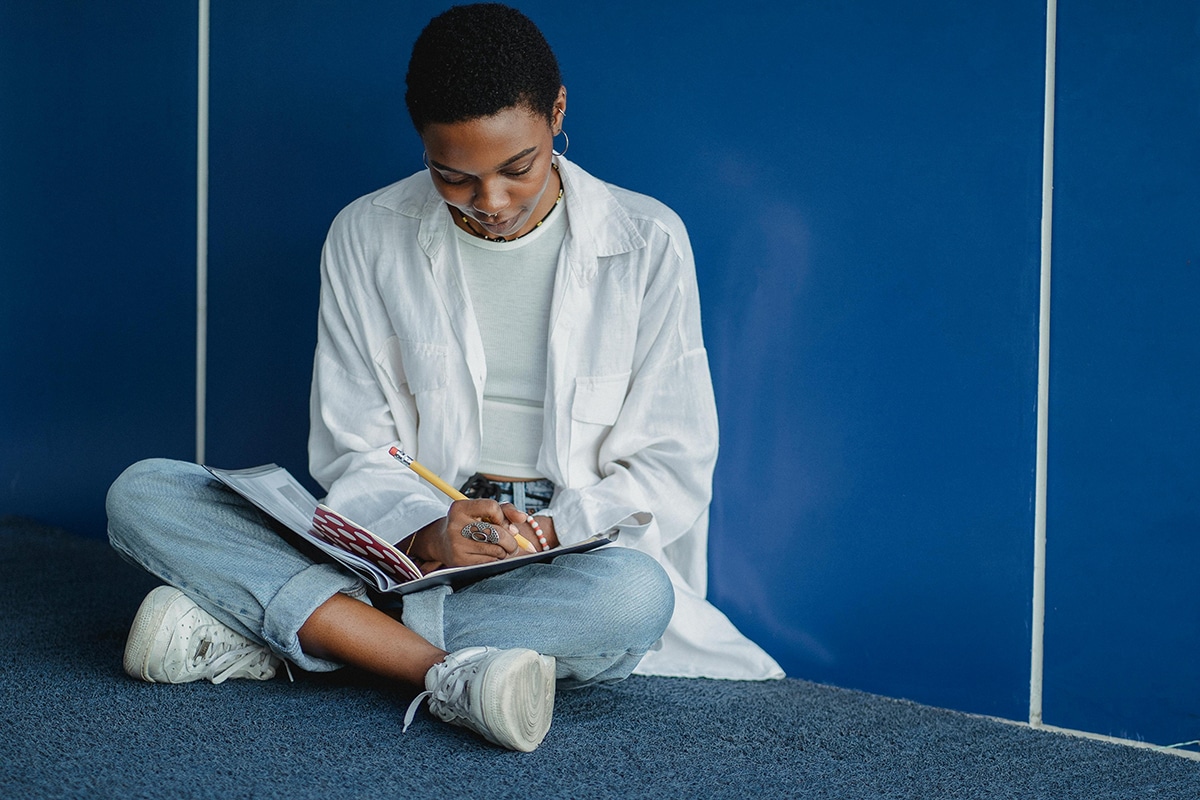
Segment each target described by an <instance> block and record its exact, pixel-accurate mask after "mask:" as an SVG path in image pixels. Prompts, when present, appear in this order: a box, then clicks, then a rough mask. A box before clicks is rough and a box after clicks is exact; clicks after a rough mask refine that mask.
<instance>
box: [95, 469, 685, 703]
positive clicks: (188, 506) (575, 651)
mask: <svg viewBox="0 0 1200 800" xmlns="http://www.w3.org/2000/svg"><path fill="white" fill-rule="evenodd" d="M108 535H109V540H110V541H111V542H112V546H113V547H114V548H115V549H116V550H117V552H119V553H120V554H121V555H123V556H124V557H125V558H126V559H128V560H129V561H131V562H133V563H134V564H137V565H139V566H141V567H142V568H144V569H146V570H147V571H148V572H150V573H151V574H153V575H155V576H157V577H158V578H160V579H161V580H162V581H163V582H165V583H168V584H171V585H172V586H175V587H176V588H178V589H180V590H182V591H183V592H185V593H186V594H187V595H188V596H189V597H191V598H192V599H193V600H195V601H196V603H197V604H199V605H200V606H201V607H202V608H203V609H205V610H206V611H208V612H209V613H210V614H212V615H213V616H214V617H216V618H217V619H219V620H220V621H221V622H223V623H224V624H226V625H228V626H229V627H230V628H233V629H234V630H236V631H238V632H239V633H242V634H243V635H245V636H249V637H250V638H252V639H254V640H256V641H259V642H263V643H264V644H266V645H267V646H268V647H270V648H271V650H272V651H274V652H275V653H276V654H278V655H280V656H282V657H283V658H286V659H287V660H289V661H291V662H292V663H293V664H295V665H297V666H299V667H300V668H302V669H306V670H310V671H328V670H333V669H337V668H338V667H339V666H341V665H340V664H337V663H334V662H331V661H327V660H323V659H319V658H314V657H312V656H309V655H307V654H306V653H304V652H303V650H301V648H300V643H299V640H298V638H297V632H298V631H299V630H300V627H301V626H302V625H303V624H304V623H305V621H306V620H307V619H308V618H309V616H310V615H311V614H312V613H313V611H315V610H316V609H317V607H318V606H320V605H321V604H322V603H324V602H325V601H326V600H328V599H329V598H330V597H332V596H333V595H334V594H336V593H338V592H341V593H343V594H346V595H349V596H350V597H354V598H357V599H359V600H362V601H363V602H365V603H370V604H373V605H376V606H377V607H380V608H382V609H383V610H385V611H387V612H388V613H389V614H391V615H392V616H394V617H397V618H399V619H400V620H401V621H402V622H403V623H404V625H406V626H407V627H408V628H409V629H411V630H413V631H414V632H416V633H418V634H420V635H421V636H422V637H424V638H425V639H427V640H428V641H429V642H430V643H431V644H433V645H434V646H436V647H439V648H442V649H444V650H448V651H451V652H453V651H455V650H459V649H461V648H464V647H471V646H474V645H491V646H493V647H502V648H510V647H525V648H529V649H531V650H536V651H537V652H539V653H542V654H544V655H551V656H554V657H555V659H556V660H557V662H558V678H559V681H560V686H562V687H563V688H569V687H573V686H584V685H587V684H591V683H599V682H607V681H616V680H621V679H622V678H625V677H627V676H628V675H629V673H630V672H632V671H633V668H634V667H635V666H637V664H638V662H639V661H640V660H641V658H642V656H643V655H645V653H646V651H647V650H649V649H650V648H651V647H652V646H653V645H654V643H655V642H657V641H658V639H659V637H660V636H662V633H663V631H664V630H666V627H667V623H668V622H669V621H670V619H671V612H672V611H673V609H674V603H675V595H674V590H673V589H672V587H671V583H670V580H669V579H668V577H667V575H666V573H665V572H664V571H663V569H662V567H661V566H659V564H658V562H656V561H655V560H654V559H653V558H651V557H650V556H648V555H645V554H644V553H641V552H638V551H635V550H631V549H629V548H626V547H618V546H609V547H604V548H601V549H599V550H595V551H592V552H588V553H576V554H566V555H563V556H559V557H558V558H556V559H554V560H553V561H551V562H548V563H542V564H530V565H528V566H525V567H522V568H520V569H517V570H513V571H511V572H508V573H504V574H502V575H497V576H495V577H491V578H487V579H485V580H482V581H479V582H478V583H475V584H472V585H470V586H467V587H464V588H462V589H458V590H454V591H451V590H450V589H449V587H436V588H433V589H429V590H427V591H424V592H418V593H415V594H410V595H407V596H404V597H403V598H401V597H400V596H398V595H392V594H378V593H375V592H373V591H370V592H369V591H368V589H367V586H366V584H365V583H364V582H363V581H362V580H361V579H360V578H358V577H357V576H356V575H354V574H353V573H352V572H350V571H349V570H346V569H344V568H342V567H341V566H339V565H336V564H334V563H330V562H328V561H326V560H323V559H324V556H322V555H320V554H319V553H318V552H317V551H315V550H313V551H307V552H305V547H304V545H303V543H302V541H301V542H300V543H299V544H298V546H293V544H291V543H289V540H297V539H298V537H295V536H294V535H293V534H291V532H290V531H286V529H284V528H282V526H280V525H279V524H278V523H276V522H275V521H274V520H272V519H271V518H270V517H268V516H266V515H265V514H263V513H262V512H260V511H259V510H258V509H257V508H255V507H254V506H253V505H251V504H250V503H248V502H247V501H245V500H243V499H242V498H241V496H240V495H238V494H236V493H235V492H233V491H231V490H229V489H228V488H226V487H225V486H224V485H223V484H221V483H220V482H219V481H217V480H215V479H214V478H213V477H212V476H211V475H210V474H209V473H208V471H207V470H205V469H204V468H203V467H200V466H197V465H196V464H191V463H187V462H180V461H169V460H166V459H151V460H148V461H141V462H138V463H137V464H134V465H133V466H132V467H130V468H129V469H127V470H125V472H123V473H122V474H121V476H120V477H119V478H117V480H116V482H114V483H113V485H112V488H111V489H110V490H109V492H108Z"/></svg>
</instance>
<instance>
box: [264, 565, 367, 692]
mask: <svg viewBox="0 0 1200 800" xmlns="http://www.w3.org/2000/svg"><path fill="white" fill-rule="evenodd" d="M338 592H341V593H342V594H344V595H348V596H349V597H352V598H354V599H355V600H361V601H362V602H364V603H366V604H367V605H370V604H371V601H370V599H369V598H368V597H367V588H366V586H365V585H364V584H363V582H362V581H361V580H360V579H358V578H356V577H353V576H352V575H350V574H348V573H346V572H345V571H343V570H342V569H340V568H339V567H335V566H334V565H332V564H313V565H312V566H311V567H308V568H307V569H304V570H302V571H301V572H299V573H297V574H296V575H294V576H292V577H291V578H290V579H288V581H287V583H285V584H284V585H283V586H282V587H281V588H280V590H279V591H278V592H277V593H276V595H275V596H274V597H273V598H271V601H270V602H269V603H267V605H266V607H265V608H264V609H263V628H262V635H263V638H264V639H265V640H266V642H267V645H268V646H269V647H270V648H271V649H272V650H273V651H275V653H276V654H277V655H280V656H282V657H284V658H286V659H287V660H288V661H290V662H292V663H293V664H295V665H296V666H298V667H300V669H303V670H308V671H309V672H332V671H333V670H335V669H339V668H340V667H342V666H343V665H342V664H340V663H338V662H336V661H327V660H325V659H323V658H315V657H313V656H310V655H308V654H306V653H305V652H304V651H303V650H302V649H300V638H299V632H300V628H301V626H303V625H304V623H305V622H307V621H308V618H309V617H311V616H312V615H313V612H314V611H316V610H317V608H319V607H320V606H321V605H322V604H323V603H325V601H326V600H328V599H329V598H331V597H333V596H334V595H335V594H337V593H338Z"/></svg>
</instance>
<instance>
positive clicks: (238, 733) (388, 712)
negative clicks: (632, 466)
mask: <svg viewBox="0 0 1200 800" xmlns="http://www.w3.org/2000/svg"><path fill="white" fill-rule="evenodd" d="M154 585H155V584H154V582H153V581H152V579H150V578H149V577H148V576H146V575H144V574H143V573H141V572H140V571H139V570H137V569H135V568H133V567H131V566H128V565H126V564H125V563H124V562H123V561H121V560H120V559H119V558H118V557H117V556H116V555H115V554H114V553H113V552H112V551H111V550H110V549H109V548H108V546H107V543H105V542H101V541H97V540H94V539H85V538H80V537H76V536H72V535H70V534H67V533H64V532H62V531H56V530H51V529H46V528H44V527H41V526H38V525H36V524H33V523H30V522H27V521H23V520H19V519H13V518H7V519H0V711H2V712H3V713H0V797H4V798H10V797H11V798H58V797H63V798H66V797H72V798H110V797H111V798H275V797H278V798H289V800H304V799H305V798H367V797H370V798H384V797H387V798H391V797H406V796H420V797H459V798H500V797H516V798H524V797H529V798H539V800H550V799H551V798H640V797H646V798H656V799H665V798H689V799H691V798H710V797H711V798H726V797H729V798H749V797H767V798H773V797H797V798H841V799H842V800H855V799H856V798H864V799H865V798H872V800H874V799H875V798H920V799H922V800H924V799H925V798H972V800H975V799H977V798H1023V799H1028V798H1048V799H1049V798H1053V799H1054V800H1070V799H1072V798H1079V800H1102V799H1103V798H1137V799H1139V800H1140V799H1141V798H1179V799H1180V800H1195V799H1196V798H1200V763H1197V762H1195V761H1191V760H1188V759H1184V758H1180V757H1178V756H1174V755H1171V754H1166V753H1161V752H1156V751H1152V750H1145V749H1137V748H1132V747H1126V746H1123V745H1118V744H1111V743H1106V742H1098V741H1092V740H1085V739H1079V738H1075V737H1069V736H1065V735H1062V734H1057V733H1052V732H1048V731H1035V730H1030V729H1028V728H1025V727H1021V726H1014V725H1009V724H1005V723H1003V722H998V721H995V720H989V719H983V718H978V717H973V716H969V715H965V714H959V713H955V712H951V711H945V710H940V709H934V708H929V707H925V706H920V705H917V704H914V703H910V702H905V701H900V700H892V699H887V698H881V697H877V696H873V695H868V694H864V693H861V692H853V691H847V690H842V689H836V688H831V687H828V686H820V685H816V684H812V683H808V682H805V681H802V680H795V679H787V680H783V681H775V682H768V683H743V682H726V681H705V680H677V679H668V678H642V677H635V678H631V679H629V680H628V681H625V682H623V683H621V684H617V685H615V686H613V687H609V688H597V689H587V690H581V691H576V692H566V693H560V694H559V696H558V700H557V708H556V713H555V721H554V725H553V727H551V729H550V733H549V735H548V736H547V737H546V740H545V742H544V743H543V744H542V746H541V747H540V748H539V749H538V750H537V751H536V752H534V753H532V754H519V753H511V752H507V751H504V750H500V749H497V748H495V747H492V746H490V745H488V744H486V743H484V742H483V741H482V740H480V739H478V738H477V737H475V736H473V735H472V734H469V733H467V732H466V731H463V730H461V729H459V728H455V727H452V726H449V725H445V724H442V723H440V722H436V721H434V720H433V719H431V718H430V717H429V716H428V715H427V714H425V713H422V714H421V715H419V716H418V719H417V722H416V723H415V724H414V725H413V727H412V728H411V729H410V730H409V732H408V733H406V734H401V732H400V728H401V720H402V718H403V715H404V710H405V707H406V706H407V703H408V701H409V700H410V699H411V698H412V697H413V696H414V694H415V690H408V689H405V688H403V687H396V686H391V685H385V684H383V683H381V682H379V681H376V680H374V679H372V678H370V677H369V676H366V675H363V674H361V673H352V672H350V671H345V670H344V671H342V672H339V673H333V674H328V675H313V674H305V673H300V672H298V671H297V672H296V681H295V683H289V682H288V681H287V679H286V677H277V678H276V679H275V680H272V681H267V682H248V681H231V682H229V683H226V684H223V685H221V686H213V685H211V684H209V683H207V682H204V683H199V684H188V685H182V686H163V685H150V684H144V683H139V682H137V681H133V680H131V679H129V678H127V677H126V676H125V674H124V673H123V672H122V671H121V652H122V648H123V646H124V640H125V634H126V633H127V630H128V626H129V623H130V620H131V619H132V616H133V613H134V611H135V610H136V609H137V606H138V603H139V602H140V601H141V598H142V597H143V596H144V595H145V593H146V592H147V591H149V590H150V589H151V588H153V586H154Z"/></svg>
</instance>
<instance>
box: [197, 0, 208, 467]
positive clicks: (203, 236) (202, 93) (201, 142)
mask: <svg viewBox="0 0 1200 800" xmlns="http://www.w3.org/2000/svg"><path fill="white" fill-rule="evenodd" d="M208 4H209V0H199V12H200V26H199V35H198V37H197V51H198V67H199V69H198V74H197V78H196V463H197V464H203V463H204V460H205V453H204V442H205V435H206V431H205V425H204V422H205V418H206V406H207V402H208V401H207V395H208V33H209V31H208V10H209V9H208Z"/></svg>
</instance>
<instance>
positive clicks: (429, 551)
mask: <svg viewBox="0 0 1200 800" xmlns="http://www.w3.org/2000/svg"><path fill="white" fill-rule="evenodd" d="M514 512H515V513H514ZM518 515H519V518H520V519H522V520H524V519H525V517H526V515H525V514H524V513H521V512H518V511H517V509H516V508H515V507H514V506H512V505H507V508H506V507H504V506H501V505H500V504H499V503H497V502H496V501H495V500H455V501H454V502H453V503H451V504H450V510H449V511H448V512H447V513H446V516H444V517H442V518H441V519H438V520H434V521H433V522H431V523H429V524H428V525H426V526H425V527H424V528H422V529H421V530H419V531H417V533H416V534H415V537H416V541H414V542H413V543H412V547H411V549H410V555H412V556H413V557H415V558H416V559H417V560H418V561H419V562H424V563H422V564H421V570H422V572H426V573H428V572H431V571H432V569H433V568H437V567H441V566H446V567H464V566H469V565H472V564H486V563H488V562H490V561H499V560H500V559H502V558H507V557H508V556H510V555H516V554H518V553H520V552H523V551H521V549H520V548H519V547H518V546H517V540H516V538H515V537H514V536H513V534H514V533H517V532H519V530H520V529H519V528H518V527H517V525H516V524H515V520H516V518H518ZM468 526H470V527H469V528H468ZM464 529H467V533H468V535H467V536H464V535H463V530H464ZM526 538H528V537H526ZM488 539H495V541H494V542H491V541H487V540H488ZM481 540H482V541H481ZM429 562H434V564H435V565H436V566H433V567H432V568H431V565H430V564H429Z"/></svg>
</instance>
